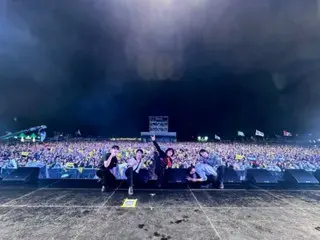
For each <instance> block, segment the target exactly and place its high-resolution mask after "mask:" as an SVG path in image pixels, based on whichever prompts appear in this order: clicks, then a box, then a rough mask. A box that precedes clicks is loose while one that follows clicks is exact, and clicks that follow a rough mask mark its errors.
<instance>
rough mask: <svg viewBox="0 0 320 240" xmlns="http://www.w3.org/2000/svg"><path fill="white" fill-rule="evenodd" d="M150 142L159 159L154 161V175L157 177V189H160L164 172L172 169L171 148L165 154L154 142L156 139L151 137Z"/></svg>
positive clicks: (172, 152) (172, 151)
mask: <svg viewBox="0 0 320 240" xmlns="http://www.w3.org/2000/svg"><path fill="white" fill-rule="evenodd" d="M151 140H152V142H153V144H154V146H155V147H156V149H157V151H158V153H159V157H157V159H156V171H155V173H156V175H157V177H158V180H157V185H158V187H159V188H161V187H162V185H163V184H164V181H165V170H166V169H167V168H171V167H172V157H173V155H174V150H173V148H168V149H167V150H166V151H165V152H164V151H163V150H162V149H161V148H160V146H159V144H158V143H157V142H156V137H155V136H152V137H151Z"/></svg>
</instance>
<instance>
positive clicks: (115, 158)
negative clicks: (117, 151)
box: [99, 153, 118, 170]
mask: <svg viewBox="0 0 320 240" xmlns="http://www.w3.org/2000/svg"><path fill="white" fill-rule="evenodd" d="M110 155H111V153H108V154H106V155H105V156H104V157H103V158H102V160H101V161H100V163H99V168H100V169H101V170H105V169H112V168H114V167H116V166H117V163H118V159H117V157H113V158H112V159H111V162H110V164H109V166H108V167H107V168H106V167H105V166H104V161H107V160H108V158H109V157H110Z"/></svg>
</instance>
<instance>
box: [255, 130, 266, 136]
mask: <svg viewBox="0 0 320 240" xmlns="http://www.w3.org/2000/svg"><path fill="white" fill-rule="evenodd" d="M256 136H260V137H264V133H263V132H261V131H259V130H256Z"/></svg>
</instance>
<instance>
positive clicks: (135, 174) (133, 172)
mask: <svg viewBox="0 0 320 240" xmlns="http://www.w3.org/2000/svg"><path fill="white" fill-rule="evenodd" d="M127 164H128V168H127V170H126V177H127V184H128V186H129V189H128V194H129V195H133V184H134V183H136V182H138V183H146V182H145V180H146V179H145V178H144V176H143V175H142V174H141V171H140V169H141V167H142V165H143V164H144V159H143V151H142V150H141V149H138V150H137V151H136V156H135V157H133V158H130V159H129V160H128V161H127Z"/></svg>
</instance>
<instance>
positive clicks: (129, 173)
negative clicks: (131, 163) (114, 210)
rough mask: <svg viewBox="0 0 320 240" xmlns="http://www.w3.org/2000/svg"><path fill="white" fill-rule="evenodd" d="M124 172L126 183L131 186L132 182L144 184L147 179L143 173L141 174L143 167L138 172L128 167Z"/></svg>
mask: <svg viewBox="0 0 320 240" xmlns="http://www.w3.org/2000/svg"><path fill="white" fill-rule="evenodd" d="M125 174H126V177H127V185H128V186H129V187H133V185H134V184H145V183H147V181H148V179H147V178H146V176H145V174H143V169H141V170H140V171H139V173H137V172H135V171H133V168H132V167H130V168H128V169H127V170H126V173H125Z"/></svg>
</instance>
